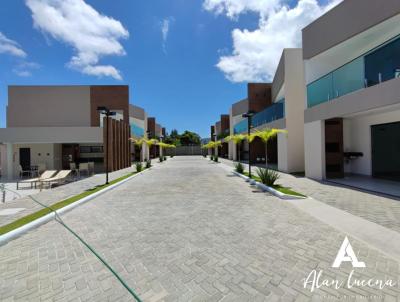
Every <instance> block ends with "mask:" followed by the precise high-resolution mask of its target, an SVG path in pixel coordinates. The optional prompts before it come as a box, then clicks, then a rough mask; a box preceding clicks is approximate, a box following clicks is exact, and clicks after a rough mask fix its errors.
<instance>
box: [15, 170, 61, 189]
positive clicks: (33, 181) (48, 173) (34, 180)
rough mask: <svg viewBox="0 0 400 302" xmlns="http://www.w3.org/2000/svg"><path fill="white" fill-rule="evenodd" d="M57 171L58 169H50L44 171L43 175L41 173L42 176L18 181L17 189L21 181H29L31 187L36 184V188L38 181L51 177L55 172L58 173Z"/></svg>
mask: <svg viewBox="0 0 400 302" xmlns="http://www.w3.org/2000/svg"><path fill="white" fill-rule="evenodd" d="M56 173H57V171H56V170H48V171H44V172H43V174H42V175H40V177H36V178H31V179H23V180H20V181H18V182H17V190H18V189H19V184H21V183H27V184H30V185H31V189H32V188H33V186H35V188H36V183H38V182H40V181H42V180H45V179H48V178H51V177H52V176H53V175H54V174H56Z"/></svg>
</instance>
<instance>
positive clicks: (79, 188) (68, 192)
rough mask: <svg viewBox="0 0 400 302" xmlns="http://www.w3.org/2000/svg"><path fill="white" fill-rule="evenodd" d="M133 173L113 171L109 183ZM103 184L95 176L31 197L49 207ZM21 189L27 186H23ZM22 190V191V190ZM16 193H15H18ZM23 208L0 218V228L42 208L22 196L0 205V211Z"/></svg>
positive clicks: (125, 170)
mask: <svg viewBox="0 0 400 302" xmlns="http://www.w3.org/2000/svg"><path fill="white" fill-rule="evenodd" d="M133 171H135V168H126V169H122V170H119V171H115V172H112V173H110V174H109V178H110V181H111V180H113V179H116V178H118V177H121V176H124V175H126V174H128V173H130V172H133ZM104 182H105V174H96V175H93V176H91V177H87V178H84V179H81V180H79V181H75V182H71V183H68V184H66V185H62V186H59V187H55V188H53V189H44V190H43V191H42V192H39V193H36V194H34V195H33V196H34V197H35V198H37V199H38V200H40V201H41V202H42V203H43V204H45V205H51V204H53V203H56V202H58V201H61V200H63V199H66V198H69V197H71V196H74V195H77V194H80V193H82V192H84V191H85V190H88V189H91V188H93V187H95V186H98V185H102V184H104ZM21 186H22V187H24V186H25V187H26V186H28V187H29V185H27V184H23V185H21ZM22 190H23V189H22ZM22 190H18V191H16V192H17V193H18V192H19V191H22ZM14 208H23V209H24V210H23V211H20V212H18V213H16V214H13V215H7V216H0V226H3V225H6V224H8V223H10V222H12V221H14V220H17V219H19V218H21V217H23V216H26V215H29V214H31V213H33V212H36V211H38V210H40V209H41V208H42V207H41V206H40V205H38V204H37V203H35V202H34V201H33V200H32V199H31V198H30V197H29V196H24V197H22V198H19V199H15V200H12V201H9V202H6V203H4V204H3V203H0V210H4V209H14Z"/></svg>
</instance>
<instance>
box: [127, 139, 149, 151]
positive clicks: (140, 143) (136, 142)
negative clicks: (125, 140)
mask: <svg viewBox="0 0 400 302" xmlns="http://www.w3.org/2000/svg"><path fill="white" fill-rule="evenodd" d="M129 140H130V141H131V142H133V143H134V145H135V146H137V147H138V148H139V153H140V154H141V153H142V147H143V144H144V143H145V141H146V140H145V139H144V138H143V137H139V138H138V137H131V138H129Z"/></svg>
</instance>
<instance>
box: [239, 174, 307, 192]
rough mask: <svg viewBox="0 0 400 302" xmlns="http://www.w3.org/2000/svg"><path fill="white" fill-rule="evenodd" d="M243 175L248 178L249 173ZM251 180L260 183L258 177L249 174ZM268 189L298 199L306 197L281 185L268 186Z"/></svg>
mask: <svg viewBox="0 0 400 302" xmlns="http://www.w3.org/2000/svg"><path fill="white" fill-rule="evenodd" d="M243 174H244V175H246V176H247V177H249V173H248V172H244V173H243ZM251 178H252V179H254V180H255V181H258V182H260V183H262V181H261V179H260V177H258V176H255V175H253V174H251ZM269 187H272V188H273V189H275V190H277V191H279V192H281V193H283V194H287V195H293V196H299V197H307V196H305V195H303V194H301V193H298V192H296V191H293V190H292V189H291V188H288V187H284V186H282V185H278V184H276V185H273V186H269Z"/></svg>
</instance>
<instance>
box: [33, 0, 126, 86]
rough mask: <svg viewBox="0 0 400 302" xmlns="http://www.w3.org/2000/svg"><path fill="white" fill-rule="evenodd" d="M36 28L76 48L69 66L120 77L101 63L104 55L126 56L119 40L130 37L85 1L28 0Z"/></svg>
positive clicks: (116, 22) (89, 72)
mask: <svg viewBox="0 0 400 302" xmlns="http://www.w3.org/2000/svg"><path fill="white" fill-rule="evenodd" d="M26 5H27V6H28V7H29V8H30V10H31V11H32V18H33V22H34V26H35V28H37V29H39V30H41V31H42V32H43V33H44V34H46V35H50V36H51V37H53V38H54V39H56V40H58V41H61V42H64V43H65V44H68V45H70V46H72V47H73V48H74V51H75V55H74V56H73V57H72V58H71V60H70V62H69V63H68V64H67V66H68V67H70V68H73V69H76V70H79V71H80V72H82V73H85V74H88V75H95V76H99V77H102V76H110V77H113V78H115V79H118V80H120V79H121V78H122V77H121V74H120V72H119V70H117V69H116V68H115V67H114V66H112V65H100V64H99V60H100V59H101V58H102V57H104V56H110V55H118V56H122V55H125V54H126V53H125V50H124V48H123V46H122V45H121V43H120V42H119V41H120V39H126V38H128V37H129V32H128V31H127V30H126V29H125V28H124V27H123V25H122V24H121V23H120V22H119V21H117V20H115V19H113V18H110V17H107V16H104V15H102V14H100V13H99V12H98V11H96V10H95V9H94V8H93V7H92V6H90V5H88V4H87V3H85V1H83V0H26Z"/></svg>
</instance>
